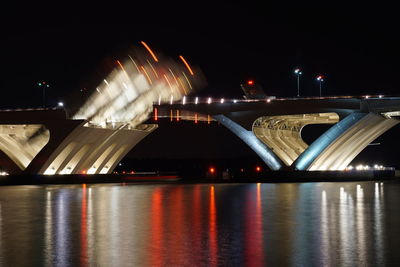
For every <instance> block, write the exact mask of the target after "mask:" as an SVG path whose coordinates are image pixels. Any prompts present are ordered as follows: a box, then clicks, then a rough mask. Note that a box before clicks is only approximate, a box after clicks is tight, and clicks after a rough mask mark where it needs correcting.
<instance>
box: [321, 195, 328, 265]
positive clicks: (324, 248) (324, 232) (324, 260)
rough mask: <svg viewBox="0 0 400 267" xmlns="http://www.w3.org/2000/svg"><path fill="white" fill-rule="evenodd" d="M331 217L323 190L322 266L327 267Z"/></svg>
mask: <svg viewBox="0 0 400 267" xmlns="http://www.w3.org/2000/svg"><path fill="white" fill-rule="evenodd" d="M328 220H329V217H328V203H327V200H326V192H325V190H322V196H321V220H320V221H321V241H320V242H321V252H320V253H321V255H322V259H321V262H322V265H323V266H327V265H328V264H329V251H330V246H329V243H330V242H329V228H328V227H329V221H328Z"/></svg>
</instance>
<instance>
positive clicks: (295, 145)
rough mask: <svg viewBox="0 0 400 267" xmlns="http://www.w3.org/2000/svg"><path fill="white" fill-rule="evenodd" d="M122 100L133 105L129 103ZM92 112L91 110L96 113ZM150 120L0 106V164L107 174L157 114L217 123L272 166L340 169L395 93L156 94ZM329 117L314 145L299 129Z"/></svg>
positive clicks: (395, 105) (385, 120) (399, 108)
mask: <svg viewBox="0 0 400 267" xmlns="http://www.w3.org/2000/svg"><path fill="white" fill-rule="evenodd" d="M128 105H131V104H130V103H129V104H128ZM96 114H97V113H96ZM152 116H153V121H154V123H150V124H146V123H143V120H142V122H141V123H140V124H133V123H131V122H113V121H109V122H107V121H105V122H104V123H95V122H93V121H92V120H90V119H79V118H77V117H76V116H75V117H71V118H69V117H67V114H66V112H65V110H64V109H61V108H54V109H31V110H6V111H0V165H1V167H2V169H3V170H5V171H7V172H8V173H10V174H20V173H31V174H32V173H33V174H35V173H37V174H48V175H52V174H77V173H81V174H107V173H111V172H112V171H113V169H114V168H115V167H116V165H117V164H118V162H119V161H120V160H121V159H122V158H123V157H124V156H125V155H126V154H127V153H128V152H129V151H130V150H131V149H133V148H134V146H135V145H136V144H137V143H139V142H140V141H141V140H142V139H143V138H145V137H146V136H147V135H148V134H150V133H151V132H153V131H154V130H156V129H157V121H158V120H160V119H163V118H168V119H170V120H192V121H194V122H195V123H197V122H199V121H204V122H207V123H211V122H212V121H214V122H219V123H221V124H222V125H223V126H225V127H226V128H228V129H229V130H230V131H232V132H233V133H234V134H235V135H236V136H238V137H239V138H240V139H241V140H243V142H245V143H246V144H247V145H248V146H249V147H250V148H251V149H252V150H253V151H254V152H255V153H256V154H257V155H258V156H259V157H260V158H261V159H262V160H263V161H264V162H265V164H266V165H267V166H268V167H269V168H270V169H271V170H309V171H313V170H344V169H345V168H346V167H347V166H348V165H349V164H350V162H351V161H352V160H353V159H354V158H355V157H356V156H357V155H358V154H359V153H360V152H361V151H362V150H363V149H364V148H365V147H366V146H367V145H368V144H370V143H371V142H373V141H374V140H375V139H376V138H378V137H379V136H380V135H382V134H383V133H384V132H386V131H387V130H389V129H391V128H392V127H393V126H395V125H397V124H398V123H399V120H398V119H397V117H398V116H400V98H399V97H383V96H367V97H318V98H271V97H267V98H265V99H240V100H238V99H237V100H228V99H219V100H217V101H216V100H212V99H211V98H207V99H204V100H201V99H199V98H193V99H189V98H187V97H186V96H185V97H183V98H182V99H181V100H180V101H175V102H174V101H166V100H164V101H158V102H157V101H156V102H154V103H153V111H152ZM308 124H332V125H333V126H332V127H330V128H329V129H328V130H327V131H326V132H325V133H323V134H322V135H321V136H320V137H319V138H317V139H316V140H315V141H314V142H313V143H312V144H310V145H308V144H306V143H305V142H304V141H303V139H302V136H301V131H302V129H303V127H304V126H306V125H308Z"/></svg>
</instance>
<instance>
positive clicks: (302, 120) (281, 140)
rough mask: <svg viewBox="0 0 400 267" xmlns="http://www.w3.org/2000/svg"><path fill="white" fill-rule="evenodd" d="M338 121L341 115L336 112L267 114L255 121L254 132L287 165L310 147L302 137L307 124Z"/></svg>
mask: <svg viewBox="0 0 400 267" xmlns="http://www.w3.org/2000/svg"><path fill="white" fill-rule="evenodd" d="M338 121H339V116H338V115H337V114H335V113H316V114H301V115H283V116H266V117H261V118H258V119H257V120H256V121H255V122H254V123H253V133H254V134H255V135H256V136H257V138H258V139H260V140H261V141H262V142H263V143H264V144H266V145H267V146H268V147H269V148H270V149H271V150H272V151H274V153H275V154H276V155H277V156H278V157H279V158H280V159H281V160H282V161H283V162H284V163H285V165H286V166H290V165H292V163H293V162H294V161H295V160H296V159H297V158H298V157H299V156H300V154H301V153H303V152H304V150H306V149H307V147H308V145H307V144H306V143H305V142H304V141H303V139H302V138H301V130H302V129H303V127H304V126H305V125H308V124H334V123H337V122H338Z"/></svg>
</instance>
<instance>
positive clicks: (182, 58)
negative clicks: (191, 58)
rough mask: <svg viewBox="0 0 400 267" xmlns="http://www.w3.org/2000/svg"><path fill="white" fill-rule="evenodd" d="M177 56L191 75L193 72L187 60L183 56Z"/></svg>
mask: <svg viewBox="0 0 400 267" xmlns="http://www.w3.org/2000/svg"><path fill="white" fill-rule="evenodd" d="M179 58H180V59H181V60H182V61H183V63H184V64H185V66H186V68H187V69H188V70H189V72H190V74H191V75H192V76H193V75H194V73H193V71H192V68H190V66H189V64H188V63H187V61H186V60H185V58H184V57H183V56H179Z"/></svg>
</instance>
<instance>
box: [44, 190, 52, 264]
mask: <svg viewBox="0 0 400 267" xmlns="http://www.w3.org/2000/svg"><path fill="white" fill-rule="evenodd" d="M51 197H52V194H51V191H47V193H46V213H45V228H44V243H45V247H46V248H47V249H45V250H44V251H43V252H44V258H45V265H46V266H52V264H53V255H54V254H53V212H52V201H51Z"/></svg>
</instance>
